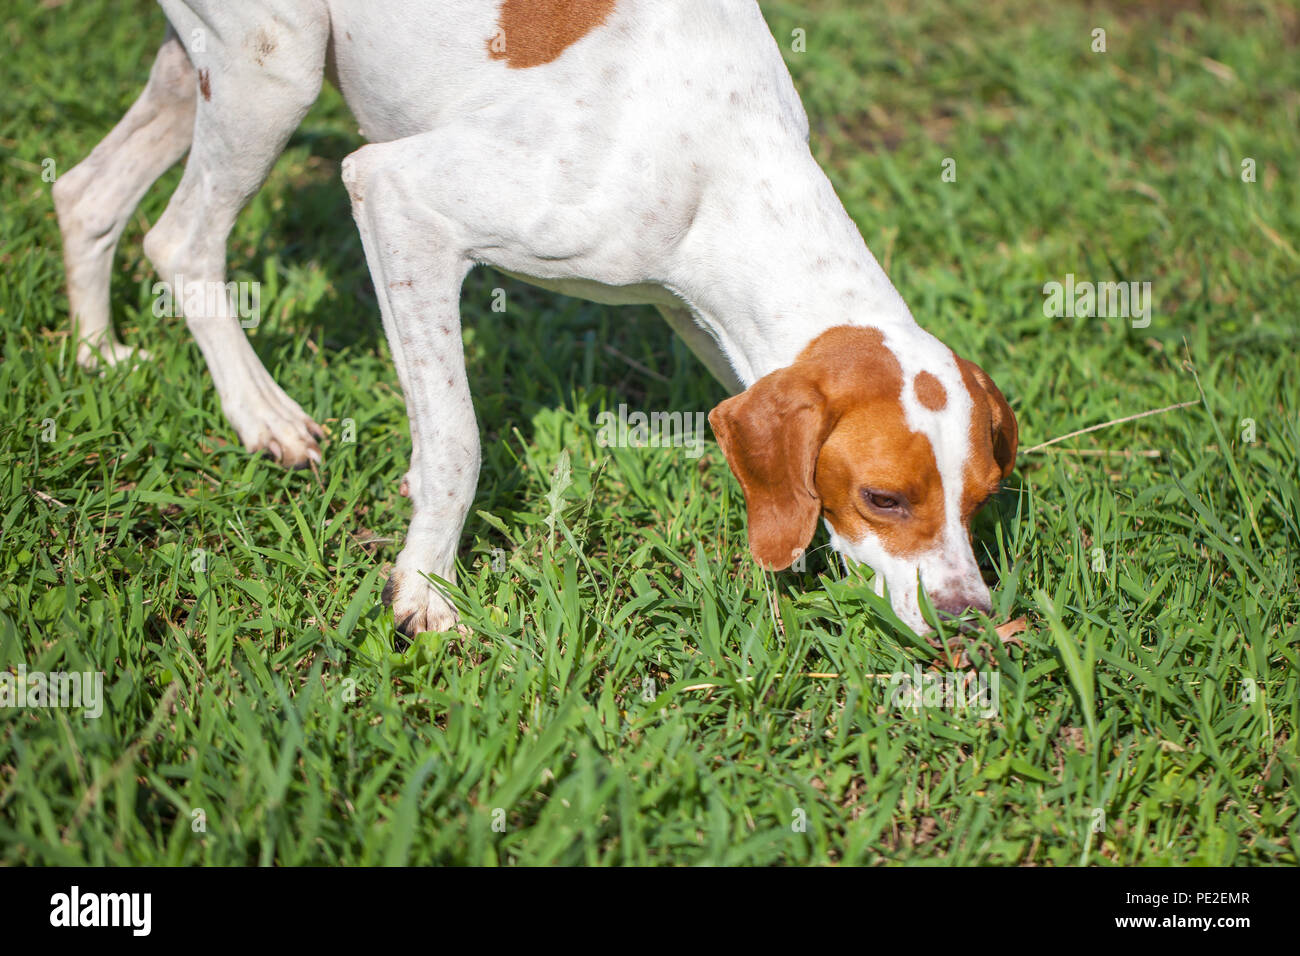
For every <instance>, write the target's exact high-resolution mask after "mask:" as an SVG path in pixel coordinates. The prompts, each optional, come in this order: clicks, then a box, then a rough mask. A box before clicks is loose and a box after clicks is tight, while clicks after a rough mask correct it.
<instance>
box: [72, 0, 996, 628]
mask: <svg viewBox="0 0 1300 956" xmlns="http://www.w3.org/2000/svg"><path fill="white" fill-rule="evenodd" d="M160 4H161V6H162V8H163V11H164V13H165V15H166V18H167V21H168V23H169V30H168V33H167V36H166V38H165V40H164V42H163V43H162V46H161V48H160V50H159V52H158V55H157V58H156V60H155V62H154V64H153V68H152V70H151V72H150V75H149V80H148V82H147V84H146V86H145V89H144V92H143V93H142V94H141V95H140V97H139V99H138V100H137V101H136V102H135V104H134V105H133V106H132V107H131V108H130V110H128V112H127V113H126V115H125V116H124V117H123V119H122V120H121V122H120V123H119V124H118V125H117V126H116V127H115V128H114V129H113V130H112V132H110V133H109V135H108V136H107V138H105V139H104V141H103V142H101V143H100V144H99V145H98V146H97V147H96V148H95V150H94V151H93V152H92V153H91V154H90V155H89V157H87V158H86V159H85V160H84V161H83V162H82V163H81V164H79V165H78V166H76V167H75V168H74V169H72V170H70V171H69V172H68V173H66V174H65V175H64V176H62V177H61V178H59V179H58V181H57V182H56V184H55V186H54V191H53V199H54V204H55V210H56V213H57V216H58V221H59V226H60V231H61V233H62V237H63V244H64V258H65V266H66V271H67V282H68V300H69V307H70V311H71V313H72V319H73V323H74V328H75V329H76V336H77V341H78V358H79V361H80V362H81V363H82V364H83V365H87V366H93V365H94V364H95V363H97V362H110V363H111V362H120V361H124V360H130V359H132V358H133V357H134V356H135V353H134V350H133V349H131V348H129V347H127V346H126V345H124V344H122V343H121V342H120V341H119V340H118V339H117V338H116V336H115V335H114V333H113V331H112V327H111V324H110V320H109V314H108V304H109V274H110V266H111V261H112V256H113V250H114V247H115V245H116V242H117V239H118V237H119V235H120V234H121V232H122V229H123V226H124V225H125V224H126V222H127V219H128V217H129V216H130V215H131V212H132V210H133V209H134V207H135V205H136V204H137V203H138V202H139V200H140V198H141V197H142V196H143V194H144V193H145V191H146V190H147V189H148V188H149V186H150V185H151V184H152V183H153V182H154V181H155V180H156V179H157V177H159V176H160V175H162V173H163V172H164V171H165V170H166V169H168V168H169V167H170V166H172V165H173V164H174V163H176V162H177V161H178V160H179V159H180V158H181V157H182V155H184V154H185V153H186V151H188V153H189V158H188V160H187V162H186V166H185V171H184V175H183V176H182V178H181V181H180V185H179V186H178V188H177V189H176V192H175V193H174V195H173V196H172V197H171V200H170V202H169V204H168V206H167V209H166V212H165V213H164V214H163V215H162V217H161V218H160V219H159V220H158V222H157V223H156V224H155V225H154V226H153V228H152V229H150V230H149V231H148V233H147V235H146V236H145V239H144V250H145V254H146V256H147V257H148V258H149V260H150V261H151V263H152V265H153V266H154V268H155V269H156V270H157V272H158V274H159V276H160V277H162V278H163V279H164V281H173V282H174V283H175V284H176V285H177V286H180V287H178V288H175V289H174V295H175V298H176V301H177V302H182V301H183V302H185V303H186V306H185V321H186V323H187V325H188V327H189V328H190V330H191V331H192V333H193V335H194V338H195V340H196V342H197V343H198V346H199V349H200V350H201V351H202V353H203V356H204V358H205V359H206V360H207V363H208V367H209V369H210V370H211V373H212V378H213V383H214V385H215V386H216V390H217V393H218V395H219V397H220V400H221V406H222V410H223V412H224V413H225V415H226V417H227V419H228V420H229V422H230V424H231V425H232V426H233V427H234V429H235V431H236V432H237V433H238V435H239V438H240V440H241V441H242V442H243V444H244V445H245V447H246V448H248V449H249V450H250V451H253V452H262V453H264V454H266V455H269V456H270V457H272V458H274V459H276V460H278V461H279V462H281V463H283V464H284V465H287V466H291V467H303V466H308V465H310V464H312V463H316V462H319V461H320V460H321V453H320V447H319V444H318V442H319V440H320V439H322V437H323V432H322V430H321V428H320V426H318V425H317V424H316V423H315V422H314V421H312V419H311V417H310V416H308V415H307V413H306V412H305V411H303V409H302V408H301V407H300V406H299V405H298V404H297V403H296V402H294V401H293V400H292V399H291V398H289V396H288V395H286V394H285V393H284V391H283V390H282V389H281V388H280V386H279V385H277V384H276V382H275V380H274V379H273V378H272V377H271V375H270V373H268V372H267V370H266V369H265V368H264V367H263V365H262V363H261V361H260V360H259V359H258V357H257V355H256V353H255V352H254V351H253V349H252V347H251V345H250V344H249V342H248V339H247V338H246V337H245V334H244V330H243V329H242V328H241V326H240V322H239V321H238V317H237V316H236V315H235V314H234V307H233V305H232V304H231V303H229V302H223V301H220V299H217V300H216V301H212V300H210V299H209V297H205V296H199V297H197V299H196V300H195V302H196V304H191V303H190V298H189V297H187V296H185V295H184V294H183V288H181V287H186V286H188V284H190V283H196V282H198V283H205V284H207V283H217V284H220V283H222V282H223V281H224V277H225V256H226V240H227V237H228V235H229V233H230V230H231V227H232V225H233V223H234V221H235V217H236V216H237V215H238V213H239V211H240V209H241V208H242V207H243V206H244V204H245V203H246V202H247V201H248V199H249V198H250V197H251V196H252V195H253V194H254V193H256V192H257V190H258V189H259V188H260V187H261V185H262V183H263V181H264V180H265V178H266V176H267V174H268V173H269V171H270V169H271V167H272V164H273V163H274V162H275V160H276V158H277V157H278V156H279V154H280V152H281V150H282V149H283V148H284V146H285V143H286V142H287V140H288V139H289V136H290V135H291V134H292V133H293V131H294V130H295V129H296V128H297V126H298V124H299V122H300V121H301V120H302V118H303V116H304V115H305V114H306V112H307V110H308V108H309V107H310V106H311V105H312V103H313V102H314V101H315V100H316V98H317V95H318V93H319V91H320V88H321V83H322V81H323V78H325V77H326V76H328V77H329V78H330V80H331V82H333V83H334V84H335V85H336V86H337V87H338V89H339V90H340V91H341V92H342V94H343V97H344V99H345V100H346V101H347V103H348V106H349V107H350V109H351V110H352V112H353V114H354V116H355V117H356V118H357V120H358V122H359V124H360V126H361V130H362V135H363V136H364V138H365V139H366V140H367V141H368V145H365V146H363V147H361V148H360V149H358V150H357V151H356V152H354V153H352V154H351V155H349V156H348V157H347V158H346V159H344V161H343V163H342V169H341V172H342V179H343V183H344V185H345V186H346V188H347V191H348V193H349V195H350V198H351V206H352V213H353V217H354V219H355V220H356V225H357V228H358V230H359V231H360V234H361V240H362V245H363V247H364V250H365V256H366V263H367V265H368V267H369V270H370V274H371V276H372V278H373V280H374V287H375V290H376V293H377V297H378V300H379V309H380V314H381V317H382V320H383V326H384V331H385V334H386V336H387V339H388V342H389V345H390V346H391V351H392V354H393V359H394V362H395V363H396V370H397V375H398V378H399V379H400V381H401V385H402V390H403V393H404V395H405V398H406V404H407V408H408V412H409V417H410V426H411V445H412V451H411V464H410V469H409V471H408V472H407V473H406V476H405V478H404V479H403V491H404V492H405V493H408V494H409V496H410V498H411V499H412V502H413V518H412V521H411V525H410V531H409V534H408V535H407V538H406V541H405V545H404V547H403V548H402V551H401V553H400V555H399V556H398V558H397V561H396V564H395V566H394V569H393V572H392V575H391V577H390V578H389V580H388V582H387V584H386V586H385V588H384V600H385V601H386V602H387V603H388V604H390V605H391V606H392V608H393V612H394V617H395V621H396V624H397V627H398V629H399V630H400V631H401V632H402V633H404V634H406V635H408V636H409V635H414V634H416V633H418V632H421V631H430V630H445V629H448V628H451V627H452V626H454V625H455V624H456V621H457V616H456V611H455V608H454V607H453V606H452V604H451V603H450V602H449V601H448V599H447V598H446V597H445V596H444V594H443V592H442V591H440V590H439V588H438V587H437V586H436V585H435V584H434V583H433V582H432V581H431V580H430V577H429V575H437V576H440V577H441V578H443V579H446V580H447V581H451V582H454V581H455V573H456V569H455V558H456V551H457V543H458V539H459V537H460V534H461V531H462V528H463V525H464V522H465V517H466V514H467V513H468V510H469V508H470V506H471V503H472V501H473V498H474V492H475V488H476V485H477V482H478V473H479V460H480V454H479V436H478V426H477V423H476V421H475V416H474V411H473V406H472V404H471V399H470V391H469V384H468V381H467V379H466V373H465V361H464V354H463V349H462V340H461V325H460V314H459V295H460V290H461V284H462V281H463V279H464V278H465V276H466V274H467V273H468V271H469V270H470V269H471V268H472V267H473V266H474V265H476V264H488V265H491V266H493V267H495V268H496V269H498V270H500V271H502V272H504V273H507V274H509V275H511V276H515V277H518V278H520V279H523V280H525V281H527V282H531V283H533V284H535V285H538V286H541V287H543V288H546V289H551V290H555V291H558V292H562V293H567V294H572V295H578V296H582V297H585V298H588V299H592V300H594V301H596V302H601V303H607V304H614V305H620V304H635V303H642V304H651V305H654V306H656V307H657V308H658V310H659V311H660V313H661V314H662V315H663V317H664V319H665V320H666V321H667V324H668V325H669V326H670V327H671V328H672V329H673V330H674V331H675V332H676V333H677V334H678V335H680V336H681V337H682V338H683V339H684V340H685V342H686V344H687V345H688V346H689V347H690V349H691V350H692V351H693V352H694V353H695V355H696V356H698V358H699V359H700V361H701V362H702V363H703V364H704V366H705V367H706V368H707V369H708V370H709V371H710V372H711V373H712V374H713V376H715V377H716V378H717V379H718V380H719V381H720V382H721V383H723V385H724V386H726V387H727V389H728V390H729V392H730V393H731V395H732V397H730V398H728V399H726V400H725V401H723V402H722V403H721V404H720V405H718V406H717V407H716V408H715V409H714V410H713V411H712V413H711V414H710V416H709V420H710V423H711V424H712V426H713V429H714V432H715V434H716V436H717V438H718V442H719V444H720V447H721V449H722V451H723V453H724V454H725V456H726V459H727V461H728V463H729V465H730V467H731V469H732V471H733V472H734V474H735V476H736V478H737V479H738V480H739V482H740V486H741V488H742V490H743V491H744V495H745V502H746V511H747V518H748V535H749V545H750V550H751V552H752V554H753V557H754V558H755V559H756V560H757V561H758V562H759V563H760V564H761V565H762V566H764V567H765V568H769V569H773V570H780V569H783V568H786V567H788V566H789V565H790V564H791V563H792V562H793V561H794V560H796V559H797V558H798V556H799V555H801V554H802V553H803V551H804V549H805V548H806V547H807V546H808V544H809V542H810V540H811V538H812V537H813V535H814V533H815V531H816V526H817V519H818V518H819V517H822V518H823V519H824V521H825V524H826V527H827V529H828V531H829V533H830V540H831V544H832V546H833V547H834V548H835V549H836V550H837V551H838V552H840V553H841V554H843V555H845V556H847V557H848V558H851V559H853V560H855V561H859V562H863V563H865V564H867V565H869V566H870V567H871V568H872V569H874V571H875V572H876V580H877V587H878V588H880V589H881V593H884V592H883V589H884V588H885V587H886V586H887V588H888V594H889V600H890V603H891V605H892V607H893V609H894V611H895V612H896V614H897V615H898V617H899V618H900V619H901V620H902V621H903V622H904V623H906V624H907V625H908V626H910V627H912V628H913V629H914V630H916V631H918V632H920V633H924V632H926V631H927V630H928V629H929V625H928V624H927V622H926V620H925V619H924V617H923V615H922V613H921V603H920V597H919V587H920V586H924V587H925V589H926V592H927V594H928V595H929V597H930V598H931V600H932V602H933V604H934V606H935V607H936V609H937V610H939V611H940V612H943V613H945V614H953V615H956V614H961V613H963V612H965V611H966V610H968V609H972V608H973V609H977V610H979V611H982V612H985V613H988V612H989V610H990V595H989V590H988V588H987V586H986V585H985V583H984V581H983V579H982V577H981V575H980V572H979V568H978V566H977V564H976V561H975V556H974V553H973V551H972V546H971V539H970V520H971V517H972V515H973V514H974V513H975V512H976V511H977V510H978V509H979V508H980V506H981V505H982V504H983V503H984V502H985V501H986V500H987V499H988V497H989V496H990V495H991V494H993V493H994V491H996V490H997V488H998V486H999V483H1000V482H1001V481H1002V480H1003V479H1004V478H1005V477H1006V476H1007V475H1008V474H1009V473H1010V472H1011V470H1012V467H1013V465H1014V462H1015V456H1016V447H1017V426H1016V418H1015V415H1014V414H1013V412H1012V410H1011V408H1010V406H1009V405H1008V403H1007V401H1006V399H1005V398H1004V397H1003V395H1002V393H1001V392H1000V391H999V390H998V388H997V386H996V385H994V384H993V382H992V380H991V379H990V378H989V376H988V375H986V374H985V373H984V371H983V370H982V369H980V368H979V367H978V366H977V365H975V364H974V363H972V362H970V361H967V360H965V359H962V358H958V357H957V356H956V355H954V354H953V352H952V351H951V350H950V349H949V348H947V347H946V346H945V345H943V343H941V342H940V341H939V340H938V339H936V338H935V337H934V336H932V335H930V334H929V333H927V332H925V331H924V330H922V329H921V328H920V327H919V326H918V325H917V323H916V322H915V320H914V319H913V317H912V315H911V313H910V312H909V311H908V308H907V306H906V304H905V303H904V302H903V299H902V298H901V297H900V295H899V294H898V292H897V291H896V290H895V289H894V287H893V285H892V284H891V283H890V281H889V279H888V278H887V277H886V276H885V273H884V271H883V270H882V269H881V267H880V265H879V264H878V263H877V262H876V259H875V258H874V257H873V256H872V254H871V252H870V251H869V250H868V248H867V246H866V244H865V243H864V242H863V239H862V236H861V235H860V234H859V232H858V229H857V227H856V226H855V225H854V223H853V222H852V221H851V220H850V218H849V216H848V214H847V213H846V212H845V210H844V207H843V205H842V204H841V203H840V201H839V199H838V198H837V196H836V194H835V191H834V189H833V188H832V186H831V184H830V182H829V181H828V179H827V178H826V176H825V174H824V173H823V171H822V170H821V168H820V167H819V166H818V164H817V162H816V161H815V160H814V159H813V157H812V154H811V152H810V151H809V146H808V138H809V127H808V119H807V116H806V114H805V113H804V110H803V106H802V104H801V102H800V100H799V96H798V94H797V93H796V92H795V88H794V85H793V82H792V80H791V78H790V74H789V72H788V71H787V69H786V67H785V64H784V62H783V60H782V57H781V53H780V50H779V49H778V47H777V44H776V41H775V40H774V38H773V36H772V34H771V32H770V31H769V29H768V27H767V25H766V23H765V22H764V20H763V17H762V14H761V13H760V11H759V8H758V5H757V3H756V2H755V0H443V2H430V0H366V2H362V0H261V2H246V3H228V2H221V0H160ZM182 277H183V278H182Z"/></svg>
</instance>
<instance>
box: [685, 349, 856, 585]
mask: <svg viewBox="0 0 1300 956" xmlns="http://www.w3.org/2000/svg"><path fill="white" fill-rule="evenodd" d="M709 424H710V425H712V426H713V433H714V434H715V435H717V436H718V444H719V446H721V448H722V453H723V454H724V455H726V456H727V464H729V465H730V466H731V470H732V471H733V472H734V473H735V475H736V478H737V479H739V481H740V487H741V489H742V490H743V491H744V492H745V508H746V511H747V512H748V517H749V550H750V552H752V553H753V555H754V558H755V560H757V561H758V563H759V564H761V565H762V566H763V567H765V568H769V569H771V570H773V571H780V570H783V569H784V568H788V567H789V566H790V565H791V564H792V563H793V562H794V560H795V559H796V558H797V557H798V556H799V555H800V554H801V553H802V552H803V550H804V548H806V547H807V546H808V542H809V541H811V540H812V536H813V533H814V532H815V531H816V530H817V516H818V515H819V514H820V513H821V498H820V497H819V496H818V494H817V486H816V485H815V484H814V483H813V477H814V472H815V470H816V467H817V456H818V454H819V453H820V452H821V447H822V444H823V443H824V442H825V441H826V436H827V435H828V434H829V433H830V428H831V422H830V415H829V411H828V410H827V404H826V397H825V396H824V395H822V393H821V392H820V391H819V390H818V389H817V387H816V386H815V385H814V384H813V383H812V382H811V381H810V380H809V378H808V377H807V375H806V374H805V373H804V372H803V371H801V370H800V369H798V368H796V367H791V368H783V369H780V370H778V371H775V372H773V373H771V374H770V375H765V376H764V377H763V378H761V379H759V380H758V381H757V382H755V383H754V384H753V385H751V386H750V387H749V388H748V389H746V390H745V391H744V392H741V393H740V394H739V395H736V396H733V397H732V398H729V399H727V400H726V401H725V402H723V403H721V404H720V405H718V407H717V408H715V409H714V410H713V411H711V412H710V413H709Z"/></svg>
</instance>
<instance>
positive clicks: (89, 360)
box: [77, 341, 153, 373]
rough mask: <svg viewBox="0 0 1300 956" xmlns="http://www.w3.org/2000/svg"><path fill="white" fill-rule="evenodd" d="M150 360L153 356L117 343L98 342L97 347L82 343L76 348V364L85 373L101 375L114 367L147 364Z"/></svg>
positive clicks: (142, 350)
mask: <svg viewBox="0 0 1300 956" xmlns="http://www.w3.org/2000/svg"><path fill="white" fill-rule="evenodd" d="M151 358H153V356H151V355H150V354H149V353H148V352H146V351H145V350H144V349H137V348H134V347H133V346H130V345H124V344H123V343H121V342H117V341H112V342H100V343H99V344H97V345H91V344H90V343H89V342H82V343H81V345H79V346H78V347H77V364H78V365H80V366H81V367H82V368H84V369H85V370H86V371H87V372H100V373H102V372H103V371H104V370H105V369H107V368H110V367H112V366H114V365H123V364H126V365H136V364H138V363H140V362H147V361H149V360H150V359H151Z"/></svg>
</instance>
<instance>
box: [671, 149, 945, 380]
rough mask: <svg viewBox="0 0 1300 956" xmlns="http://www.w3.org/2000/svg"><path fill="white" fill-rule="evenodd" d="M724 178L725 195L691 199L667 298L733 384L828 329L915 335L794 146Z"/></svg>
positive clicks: (818, 172)
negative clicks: (677, 272)
mask: <svg viewBox="0 0 1300 956" xmlns="http://www.w3.org/2000/svg"><path fill="white" fill-rule="evenodd" d="M733 172H734V173H735V176H736V178H735V179H731V180H730V182H729V188H728V189H727V191H726V192H725V194H723V193H716V192H715V193H714V194H712V195H707V196H706V197H705V198H704V199H703V200H702V201H701V203H700V210H699V213H698V214H697V216H696V221H695V223H694V224H693V225H692V227H691V229H690V233H689V234H688V235H687V236H686V237H684V239H683V240H682V243H681V246H680V247H679V253H680V254H681V255H682V256H685V257H689V262H690V263H691V268H690V269H689V270H683V274H684V275H685V276H686V278H685V279H684V280H683V282H681V283H680V284H676V285H675V286H674V287H673V291H674V292H675V293H676V294H677V295H679V296H680V297H681V298H682V299H683V300H684V301H685V302H686V303H687V305H689V306H690V307H691V309H692V310H693V311H694V312H695V314H696V316H697V317H698V318H699V319H700V321H701V322H702V323H703V324H704V325H705V326H706V327H707V328H710V330H711V331H712V332H713V333H714V335H715V338H717V340H718V343H719V345H720V346H721V347H722V350H723V352H724V353H725V354H726V355H727V357H728V358H729V359H730V360H731V362H732V365H733V367H734V368H735V370H736V373H737V375H738V377H739V378H740V380H741V382H742V384H744V385H745V386H746V387H748V386H749V385H751V384H753V383H754V382H755V381H757V380H758V379H759V378H762V377H763V376H764V375H766V374H768V373H769V372H772V371H775V370H776V369H778V368H783V367H785V366H788V365H790V364H792V363H793V362H794V360H795V358H796V357H797V356H798V355H799V353H800V352H801V351H803V349H804V348H805V347H806V346H807V345H808V344H809V343H810V342H811V341H812V340H813V339H815V338H817V336H819V335H820V334H821V333H823V332H825V331H826V330H827V329H829V328H832V327H834V326H839V325H869V326H873V327H876V328H880V329H881V330H882V331H885V332H886V333H887V334H889V333H894V334H911V333H921V334H925V333H922V332H921V330H920V329H919V328H918V327H917V326H916V323H915V321H914V320H913V318H912V314H911V312H910V311H909V310H908V308H907V305H906V304H905V303H904V302H903V299H902V297H901V296H900V295H899V294H898V292H897V290H896V289H895V288H894V286H893V284H892V283H891V282H890V281H889V279H888V277H887V276H886V275H885V272H884V270H883V269H882V268H881V267H880V264H879V263H878V262H877V261H876V259H875V256H873V255H872V254H871V251H870V250H869V249H868V248H867V245H866V243H865V242H864V241H863V239H862V236H861V234H860V233H859V232H858V228H857V226H856V225H855V224H854V223H853V220H852V219H850V218H849V215H848V213H847V212H846V211H845V210H844V206H843V204H842V203H841V202H840V200H839V197H838V196H836V194H835V190H834V189H833V188H832V186H831V183H830V181H829V180H828V179H827V178H826V175H825V173H824V172H823V171H822V169H821V168H820V167H819V166H818V165H817V163H816V161H815V160H814V159H813V158H812V156H811V154H809V153H808V151H807V148H806V147H804V144H802V143H799V144H798V148H791V149H788V150H786V151H785V154H784V155H782V156H780V157H776V158H773V159H772V160H769V161H766V162H759V161H748V162H747V163H746V164H744V165H737V167H735V169H734V170H733ZM722 317H725V321H718V320H719V319H721V318H722Z"/></svg>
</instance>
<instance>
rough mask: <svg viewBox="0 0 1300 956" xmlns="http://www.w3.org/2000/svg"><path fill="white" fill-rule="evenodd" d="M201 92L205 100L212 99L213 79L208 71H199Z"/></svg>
mask: <svg viewBox="0 0 1300 956" xmlns="http://www.w3.org/2000/svg"><path fill="white" fill-rule="evenodd" d="M199 92H200V93H202V94H203V98H204V99H205V100H210V99H212V79H211V76H210V74H209V73H208V71H207V70H199Z"/></svg>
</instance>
